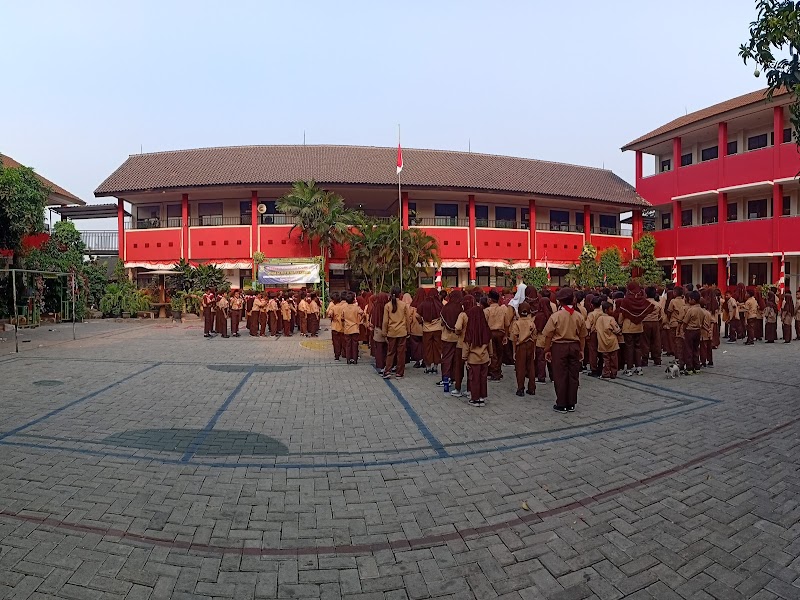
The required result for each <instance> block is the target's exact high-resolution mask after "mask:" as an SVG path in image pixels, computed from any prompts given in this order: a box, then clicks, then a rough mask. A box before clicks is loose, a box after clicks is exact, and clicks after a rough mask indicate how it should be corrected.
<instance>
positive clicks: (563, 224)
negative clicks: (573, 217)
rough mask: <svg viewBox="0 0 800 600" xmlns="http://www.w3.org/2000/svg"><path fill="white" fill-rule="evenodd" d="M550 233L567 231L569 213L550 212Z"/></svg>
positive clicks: (565, 211)
mask: <svg viewBox="0 0 800 600" xmlns="http://www.w3.org/2000/svg"><path fill="white" fill-rule="evenodd" d="M550 231H569V211H568V210H551V211H550Z"/></svg>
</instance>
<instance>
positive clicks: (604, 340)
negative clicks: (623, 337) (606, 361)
mask: <svg viewBox="0 0 800 600" xmlns="http://www.w3.org/2000/svg"><path fill="white" fill-rule="evenodd" d="M594 328H595V330H596V331H597V351H598V352H615V351H617V350H619V340H618V339H617V334H618V333H621V331H622V330H621V329H620V327H619V324H618V323H617V321H616V319H614V317H612V316H611V315H607V314H605V313H603V312H601V313H600V315H599V316H598V317H597V319H596V320H595V322H594Z"/></svg>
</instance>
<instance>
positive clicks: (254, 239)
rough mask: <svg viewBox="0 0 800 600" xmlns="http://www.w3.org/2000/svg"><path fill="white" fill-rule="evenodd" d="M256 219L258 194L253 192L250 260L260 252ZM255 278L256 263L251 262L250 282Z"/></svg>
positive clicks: (257, 219) (251, 200)
mask: <svg viewBox="0 0 800 600" xmlns="http://www.w3.org/2000/svg"><path fill="white" fill-rule="evenodd" d="M258 217H259V214H258V192H257V191H256V190H253V191H252V192H250V257H251V258H252V256H253V254H255V253H256V252H257V251H259V250H261V236H260V235H259V231H258V227H259V221H260V219H259V218H258ZM257 276H258V273H256V263H255V261H253V272H252V274H251V280H252V281H253V282H255V280H256V277H257ZM251 285H252V284H251Z"/></svg>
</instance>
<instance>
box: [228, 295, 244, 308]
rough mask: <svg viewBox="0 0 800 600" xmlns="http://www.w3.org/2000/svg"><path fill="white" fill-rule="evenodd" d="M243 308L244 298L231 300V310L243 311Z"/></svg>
mask: <svg viewBox="0 0 800 600" xmlns="http://www.w3.org/2000/svg"><path fill="white" fill-rule="evenodd" d="M243 306H244V298H241V297H239V298H237V297H236V296H234V297H233V298H231V308H232V309H233V310H242V307H243Z"/></svg>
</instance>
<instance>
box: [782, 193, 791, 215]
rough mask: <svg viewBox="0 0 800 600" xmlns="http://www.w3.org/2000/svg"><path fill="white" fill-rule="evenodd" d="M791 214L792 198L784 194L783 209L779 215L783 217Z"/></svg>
mask: <svg viewBox="0 0 800 600" xmlns="http://www.w3.org/2000/svg"><path fill="white" fill-rule="evenodd" d="M791 214H792V198H791V196H784V197H783V209H782V210H781V215H783V216H784V217H788V216H791Z"/></svg>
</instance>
